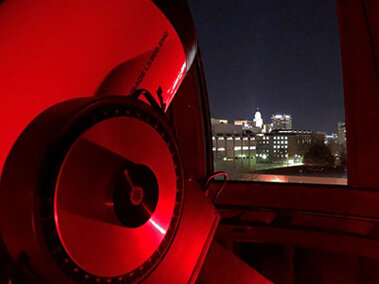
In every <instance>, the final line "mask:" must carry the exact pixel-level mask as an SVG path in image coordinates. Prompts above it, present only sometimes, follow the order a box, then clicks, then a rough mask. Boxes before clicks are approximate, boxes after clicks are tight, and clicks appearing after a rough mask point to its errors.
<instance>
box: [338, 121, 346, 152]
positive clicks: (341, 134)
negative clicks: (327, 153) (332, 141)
mask: <svg viewBox="0 0 379 284" xmlns="http://www.w3.org/2000/svg"><path fill="white" fill-rule="evenodd" d="M337 128H338V144H341V145H344V146H346V126H345V122H338V123H337Z"/></svg>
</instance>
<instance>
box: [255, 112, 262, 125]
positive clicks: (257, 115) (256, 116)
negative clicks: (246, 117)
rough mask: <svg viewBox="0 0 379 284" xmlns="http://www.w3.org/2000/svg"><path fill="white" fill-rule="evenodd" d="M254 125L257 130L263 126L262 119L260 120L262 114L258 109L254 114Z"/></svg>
mask: <svg viewBox="0 0 379 284" xmlns="http://www.w3.org/2000/svg"><path fill="white" fill-rule="evenodd" d="M254 124H255V125H254V126H255V127H258V128H262V126H263V118H262V114H261V112H260V110H259V108H257V111H256V112H255V115H254Z"/></svg>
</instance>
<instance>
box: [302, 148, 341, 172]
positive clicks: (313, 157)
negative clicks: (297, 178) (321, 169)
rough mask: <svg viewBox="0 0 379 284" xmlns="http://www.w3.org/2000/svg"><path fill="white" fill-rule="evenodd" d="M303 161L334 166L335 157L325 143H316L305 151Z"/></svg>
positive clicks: (307, 163)
mask: <svg viewBox="0 0 379 284" xmlns="http://www.w3.org/2000/svg"><path fill="white" fill-rule="evenodd" d="M303 163H304V164H306V165H317V166H328V167H332V166H334V163H335V158H334V156H333V155H332V154H331V152H330V150H329V148H328V147H327V146H326V145H325V144H314V145H312V146H311V147H310V148H309V149H308V151H306V152H305V154H304V159H303Z"/></svg>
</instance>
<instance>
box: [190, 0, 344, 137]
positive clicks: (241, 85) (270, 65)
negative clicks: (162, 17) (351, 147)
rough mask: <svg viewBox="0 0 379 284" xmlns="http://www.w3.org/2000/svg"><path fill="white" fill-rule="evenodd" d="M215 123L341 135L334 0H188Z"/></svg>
mask: <svg viewBox="0 0 379 284" xmlns="http://www.w3.org/2000/svg"><path fill="white" fill-rule="evenodd" d="M189 4H190V7H191V11H192V16H193V20H194V23H195V27H196V30H197V35H198V40H199V46H200V50H201V54H202V58H203V63H204V69H205V76H206V81H207V87H208V95H209V101H210V109H211V116H212V117H213V118H226V119H229V120H235V119H252V118H253V116H254V113H255V110H256V108H257V107H259V108H260V109H261V112H262V115H263V119H264V123H270V122H271V120H270V117H271V115H272V114H276V113H286V114H291V115H292V117H293V127H294V128H296V129H309V130H313V131H326V132H328V133H331V132H333V133H336V132H337V129H336V128H337V121H344V106H343V87H342V74H341V62H340V50H339V35H338V26H337V15H336V3H335V1H333V0H306V1H304V0H245V1H243V0H217V1H216V0H189Z"/></svg>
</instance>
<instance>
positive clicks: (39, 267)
mask: <svg viewBox="0 0 379 284" xmlns="http://www.w3.org/2000/svg"><path fill="white" fill-rule="evenodd" d="M120 125H121V126H120ZM128 125H129V126H128ZM118 126H120V128H117V127H118ZM115 127H116V128H117V129H119V132H118V131H115V129H116V128H115ZM139 127H141V128H140V129H141V130H138V129H139ZM133 129H134V130H133ZM103 130H105V131H110V132H107V133H104V135H102V133H103V132H102V131H103ZM129 130H132V131H134V134H131V135H129V136H128V135H127V133H125V132H127V131H129ZM147 132H148V133H147ZM94 133H95V134H96V135H97V136H96V137H97V138H98V139H100V140H102V139H103V140H104V139H105V140H104V141H105V142H104V143H108V142H109V143H110V144H109V145H113V144H112V143H115V144H114V145H116V144H117V143H119V142H114V141H118V140H120V139H121V138H119V137H121V136H122V137H123V138H122V139H124V138H125V137H129V138H128V139H124V140H123V141H124V142H125V144H126V145H132V146H133V145H137V144H138V143H139V144H143V145H145V146H146V145H149V146H148V147H145V148H146V149H144V150H145V151H148V148H149V147H151V148H154V147H155V146H154V145H152V144H151V143H154V142H156V143H157V144H159V143H160V144H159V145H165V146H159V147H161V148H159V147H158V146H157V147H158V148H157V147H155V148H154V149H162V150H164V151H166V152H165V154H164V157H163V156H162V160H163V161H168V163H172V166H170V167H169V168H170V169H172V178H171V177H170V178H171V179H172V180H173V181H174V184H175V192H173V191H169V190H167V189H166V187H167V186H166V185H167V183H166V184H164V181H163V180H164V178H163V177H162V175H166V174H165V173H163V171H161V172H160V170H159V169H158V166H157V165H158V164H159V162H160V161H153V160H154V159H158V160H159V159H160V156H159V155H160V154H159V153H156V151H155V152H150V153H147V154H146V155H145V156H150V157H151V159H149V160H147V159H144V160H143V159H142V158H141V159H142V160H140V161H139V160H138V157H137V156H138V155H137V154H136V153H135V152H136V151H134V150H133V149H132V148H133V147H125V149H121V150H117V149H116V150H115V152H117V151H119V152H118V153H116V154H114V153H113V152H112V151H113V150H114V149H111V150H112V151H110V152H111V153H109V151H107V149H106V147H104V149H105V150H104V149H103V148H101V147H100V148H101V149H100V148H99V147H97V146H98V145H94V143H92V144H91V143H87V142H88V141H89V140H90V139H89V138H88V137H90V136H91V135H94ZM146 133H147V134H149V135H150V138H151V137H152V138H151V139H149V141H145V142H143V141H141V140H143V139H140V140H139V141H133V135H134V136H138V135H144V134H146ZM108 134H109V137H111V138H109V137H108V136H107V135H108ZM100 136H104V137H100ZM105 136H106V137H105ZM113 136H114V137H113ZM140 137H142V136H140ZM154 137H156V138H157V137H159V138H157V139H156V140H154V139H155V138H154ZM79 138H80V139H79ZM97 138H96V139H97ZM88 139H89V140H88ZM112 139H113V140H112ZM158 140H161V141H160V142H159V141H158ZM92 142H93V141H92ZM86 143H87V144H86ZM128 143H129V144H128ZM149 143H150V144H149ZM109 145H108V146H109ZM37 146H38V147H37ZM119 146H120V144H117V147H119ZM34 147H35V148H34ZM117 147H116V148H117ZM136 147H137V146H136ZM119 148H120V147H119ZM121 148H122V147H121ZM164 148H167V149H164ZM31 149H32V150H31ZM108 150H109V149H108ZM140 150H141V148H140V149H139V150H138V151H140ZM91 151H93V152H91ZM123 151H124V152H123ZM94 153H95V154H94ZM122 153H125V155H124V156H123V154H122ZM167 153H168V155H167ZM162 155H163V154H162ZM95 156H101V157H104V161H105V162H103V163H101V164H96V162H94V160H91V159H94V157H95ZM129 156H130V159H129ZM154 156H156V157H155V158H154ZM83 157H84V158H85V159H87V158H89V161H87V162H88V164H85V165H83V166H80V165H79V166H78V169H75V170H72V169H73V167H72V166H71V165H73V164H74V165H75V162H77V161H83V160H81V159H84V158H83ZM157 157H158V158H157ZM91 161H92V162H91ZM144 161H146V163H144ZM170 161H171V162H170ZM79 164H80V163H79ZM145 164H146V165H145ZM114 165H121V166H120V167H117V166H114ZM113 166H114V167H115V170H114V171H113V169H112V167H113ZM88 168H89V169H90V170H88V171H87V169H88ZM109 168H110V169H109ZM104 169H105V170H104ZM108 169H109V170H108ZM92 170H94V171H99V173H100V174H99V175H98V176H93V180H92V179H90V178H88V177H90V176H91V171H92ZM103 170H104V171H105V172H106V173H105V174H103V173H102V171H103ZM107 171H109V173H108V172H107ZM125 171H126V172H127V173H130V177H129V178H131V179H132V181H131V182H129V185H128V186H129V187H128V186H126V187H125V188H126V190H129V189H130V186H131V190H130V191H128V192H130V195H127V197H128V196H130V198H131V200H130V203H131V204H132V205H133V206H140V205H141V206H145V205H146V206H147V207H146V206H145V207H146V208H147V209H146V210H145V209H141V210H145V211H144V212H145V213H144V214H145V215H146V214H151V215H149V216H148V217H147V218H145V217H144V218H142V219H143V220H142V219H141V220H140V221H138V222H134V223H133V225H132V226H125V224H129V223H127V221H125V220H121V218H118V216H119V215H120V214H123V213H122V212H123V211H122V210H123V209H122V208H124V207H122V205H120V203H119V202H118V199H117V196H119V195H117V194H110V198H109V199H106V198H104V200H102V195H104V196H106V195H107V194H108V191H109V190H108V189H104V190H103V187H101V186H100V185H101V184H102V182H103V180H105V181H107V182H108V181H109V177H112V175H114V176H115V177H116V178H115V180H117V177H118V173H119V172H125ZM136 171H137V172H138V171H140V173H142V175H145V176H149V175H150V176H151V178H150V180H151V182H150V183H144V182H143V181H142V180H141V179H139V178H138V174H135V172H136ZM75 172H79V173H80V177H79V178H78V179H72V178H71V176H72V175H73V173H74V174H75ZM140 175H141V174H140ZM152 175H154V177H153V176H152ZM67 177H68V178H67ZM103 177H105V178H103ZM164 177H166V176H164ZM102 178H103V180H102ZM138 179H139V180H138ZM155 179H156V180H155ZM105 181H104V182H105ZM76 182H78V183H79V185H75V186H76V187H75V190H77V191H76V192H75V191H74V190H71V191H70V189H69V187H68V185H67V184H70V183H74V184H75V183H76ZM155 183H156V184H160V185H162V184H163V185H165V186H160V187H159V194H158V193H157V192H156V189H155V190H153V191H151V190H150V191H149V189H148V188H147V187H151V186H150V184H152V185H154V184H155ZM83 184H89V185H90V186H88V187H89V188H92V187H93V188H95V190H97V189H99V188H100V187H101V188H100V189H99V190H100V191H99V192H97V193H96V192H94V193H93V194H92V195H93V196H92V195H91V194H90V193H91V192H90V191H86V190H87V189H83V192H81V189H82V187H83ZM97 184H100V185H99V186H98V188H97V187H96V186H97ZM117 184H118V185H117V186H119V184H120V183H119V182H118V183H117ZM146 184H148V185H146ZM115 186H116V184H111V185H110V186H109V188H114V187H115ZM170 186H171V184H169V188H172V186H171V187H170ZM153 187H154V186H153ZM65 192H69V193H68V195H67V194H66V193H65ZM0 194H1V196H0V197H1V202H2V203H3V205H4V206H6V207H8V209H9V210H8V211H9V213H10V214H9V215H8V218H3V220H2V223H1V224H2V226H1V228H2V231H3V235H4V239H5V243H6V245H7V247H8V249H9V251H10V253H11V255H12V256H13V257H14V258H16V257H17V255H18V254H20V253H21V252H22V251H25V252H26V253H27V254H28V256H29V259H30V263H31V266H32V268H33V269H35V270H36V272H37V273H40V274H43V273H46V274H47V275H44V277H45V279H48V280H49V281H56V278H57V277H58V275H60V276H59V277H66V278H67V279H72V280H74V281H77V282H85V283H113V282H116V283H130V282H139V281H141V280H142V279H144V278H145V277H146V276H147V275H148V274H149V273H150V272H151V271H152V270H153V269H154V268H155V267H156V265H158V263H159V262H160V260H161V259H162V257H163V256H164V254H165V253H166V251H167V249H168V247H169V245H170V243H171V241H172V239H173V237H174V235H175V232H176V229H177V226H178V223H179V220H180V216H181V212H182V207H183V170H182V165H181V161H180V158H179V154H178V148H177V146H176V143H175V141H174V139H173V136H172V134H171V133H170V131H169V126H168V125H167V123H166V122H165V119H164V118H163V117H162V115H161V114H160V113H158V112H157V111H155V110H153V109H152V108H151V107H150V106H148V105H147V104H145V103H142V102H140V101H137V100H135V99H132V98H128V97H104V98H100V99H93V98H91V99H78V100H73V101H68V102H64V103H61V104H58V105H56V106H54V107H52V108H50V109H49V110H47V111H45V112H44V113H43V114H41V115H40V116H39V117H37V118H36V119H35V120H34V121H33V122H32V123H31V124H30V125H29V126H28V127H27V129H26V130H25V131H24V133H23V134H22V135H21V136H20V138H19V140H18V141H17V142H16V144H15V146H14V148H13V149H12V151H11V153H10V155H9V158H8V160H7V163H6V166H5V168H4V172H3V177H2V181H1V191H0ZM75 194H77V195H75ZM151 194H153V195H151ZM157 194H158V195H157ZM97 195H99V196H100V197H97ZM149 195H151V198H150V200H152V201H148V200H149V198H148V197H149ZM72 196H74V197H77V198H71V197H72ZM83 196H89V198H88V199H89V200H86V199H85V198H83ZM115 196H116V197H115ZM135 196H137V197H135ZM154 196H155V197H154ZM144 197H146V202H147V203H145V202H144V201H143V200H144ZM70 198H71V199H70ZM114 198H116V200H115V199H114ZM133 198H135V199H133ZM162 198H168V199H167V200H170V202H171V200H172V207H170V208H172V212H171V215H168V213H167V210H166V211H165V209H164V207H163V205H162V204H164V203H166V204H167V203H170V202H168V201H167V200H166V199H164V200H163V201H162ZM76 199H78V200H79V201H78V202H77V203H79V205H82V206H81V207H83V208H86V207H87V208H89V209H88V210H89V211H88V212H89V213H88V212H85V210H83V211H80V210H81V209H80V208H79V207H80V206H79V207H78V206H76V205H72V204H74V203H75V202H76V201H75V200H76ZM67 200H72V202H69V203H68V202H67ZM98 200H100V201H104V204H105V205H106V206H108V207H109V208H110V209H109V208H107V207H106V206H105V207H104V208H101V210H100V211H101V212H100V211H99V212H100V213H99V212H97V211H96V210H97V209H96V208H97V206H94V205H93V204H95V203H96V202H97V201H98ZM126 200H127V198H126ZM157 200H159V201H157ZM17 201H19V203H18V204H19V208H15V207H17V205H14V204H16V203H17ZM91 202H92V203H93V204H92V203H91ZM151 202H153V203H151ZM155 203H157V204H155ZM60 204H62V205H60ZM96 204H98V203H96ZM116 204H118V205H120V206H119V207H120V208H121V209H119V210H118V212H116V213H117V214H114V213H115V212H114V211H115V210H113V209H114V207H116ZM122 204H124V203H122ZM149 204H152V205H149ZM170 204H171V203H170ZM60 206H61V207H64V208H61V209H60ZM75 206H76V207H75ZM128 206H129V207H130V204H129V205H128ZM149 206H150V207H149ZM170 206H171V205H170ZM12 207H13V208H12ZM74 207H75V208H74ZM100 207H101V206H100ZM67 208H68V209H67ZM78 208H79V209H78ZM94 208H95V209H94ZM134 209H135V210H136V211H135V212H137V213H135V215H136V216H131V218H134V217H136V218H137V217H138V216H139V213H138V212H142V211H138V210H139V208H138V207H136V208H134ZM70 210H72V211H70ZM75 210H79V211H75ZM91 210H92V211H91ZM120 210H121V211H120ZM66 211H70V212H69V213H70V214H71V213H72V212H74V213H77V216H79V217H78V218H76V217H75V218H76V219H75V218H72V217H70V216H71V215H73V214H71V215H70V214H66V213H67V212H66ZM109 212H111V213H109ZM120 212H121V213H120ZM125 212H130V211H125ZM146 212H150V213H146ZM162 212H163V213H162ZM86 214H89V215H88V216H90V219H89V221H88V223H90V222H91V218H92V219H94V216H95V215H96V214H97V215H96V216H95V217H96V218H99V219H96V220H95V221H96V222H98V221H99V222H98V223H100V224H106V226H108V227H109V228H111V232H112V233H113V235H112V236H116V239H117V238H120V240H124V241H125V242H124V244H125V247H127V248H130V249H131V251H130V258H133V257H134V256H135V257H136V258H141V257H140V256H141V255H142V256H143V259H144V260H143V261H142V260H139V261H135V262H133V261H132V260H128V259H125V255H126V254H124V255H121V256H122V257H124V260H125V266H127V265H126V264H128V267H129V268H128V270H127V271H125V272H123V273H119V271H121V270H122V268H123V267H122V266H121V265H119V269H118V270H117V269H114V270H112V269H113V268H112V267H110V268H109V269H110V270H105V269H103V271H101V273H97V270H96V267H97V266H99V265H98V263H97V262H96V259H95V263H90V262H89V261H88V257H87V255H86V254H91V253H92V251H88V252H84V253H82V252H80V251H78V250H77V247H78V244H79V241H78V240H79V238H80V237H76V236H74V237H72V236H71V235H70V230H72V227H70V225H67V226H68V227H67V226H66V225H65V222H66V219H67V218H68V219H67V220H70V222H71V221H74V222H76V221H77V220H79V221H80V222H83V220H87V219H88V216H86ZM107 214H108V215H109V216H111V217H109V216H108V215H107ZM153 214H154V215H153ZM105 215H106V216H105ZM104 216H105V217H104ZM107 216H108V217H107ZM113 217H114V218H113ZM149 217H150V219H149ZM69 218H72V219H69ZM86 218H87V219H86ZM101 218H104V219H101ZM112 218H113V219H112ZM154 218H155V219H154ZM10 219H13V220H12V221H10ZM153 219H154V220H153ZM147 220H149V221H151V222H147ZM161 220H164V221H165V220H166V221H167V222H166V223H167V225H166V227H164V225H159V221H161ZM58 221H59V222H58ZM79 221H78V222H79ZM62 223H63V225H62ZM163 223H164V222H163ZM78 224H79V223H78ZM84 224H86V223H84ZM86 226H87V225H85V226H84V227H83V231H84V230H85V229H86ZM88 226H89V225H88ZM98 226H99V228H100V229H101V231H100V229H99V231H100V233H99V234H100V235H102V234H104V236H105V237H104V238H105V239H106V238H107V237H109V236H111V235H107V233H105V232H104V231H105V229H103V228H108V227H102V226H103V225H98ZM138 226H139V227H138ZM66 227H67V228H66ZM135 227H138V228H135ZM75 228H76V229H78V228H79V229H78V230H80V229H81V227H80V226H77V227H75ZM93 228H94V227H90V229H91V230H93ZM112 230H113V231H112ZM133 230H135V231H133ZM149 230H150V231H151V230H157V233H156V236H159V241H155V242H156V246H155V247H154V246H151V245H150V247H151V249H150V250H147V249H146V251H144V248H145V246H146V247H149V243H145V244H142V245H141V248H139V249H140V250H138V249H136V250H135V251H133V245H132V244H128V243H129V242H128V238H129V237H130V238H131V239H133V238H137V237H136V236H137V235H138V234H140V232H147V231H149ZM65 231H66V232H65ZM150 231H149V232H150ZM21 232H22V233H21ZM65 234H66V236H65ZM78 234H81V235H84V236H85V237H88V236H90V233H89V232H87V231H85V232H81V233H80V232H78ZM141 234H142V233H141ZM120 235H122V236H124V237H123V238H124V239H123V238H122V237H119V236H120ZM125 236H126V237H125ZM140 236H141V235H138V237H140ZM93 238H95V239H96V235H94V236H93ZM149 238H150V236H149V235H145V237H143V238H142V239H141V238H140V239H141V242H154V240H152V239H149ZM99 240H100V238H99ZM80 241H81V240H80ZM87 242H88V243H90V240H87V241H86V242H85V241H83V243H80V244H81V245H82V246H83V247H85V248H89V247H90V245H88V244H87ZM99 242H100V241H99ZM106 245H109V244H107V243H105V244H104V243H99V244H98V246H99V248H98V249H99V250H100V251H101V249H102V248H101V247H102V246H106ZM111 245H112V244H110V246H111ZM134 246H136V247H137V248H138V244H135V245H134ZM93 248H94V250H96V246H95V247H93ZM122 249H123V248H121V247H120V250H122ZM152 249H154V250H152ZM110 251H111V252H113V253H114V254H117V253H118V250H115V249H114V248H113V250H112V248H111V249H110ZM107 257H108V258H109V259H111V257H112V255H111V253H109V255H107ZM119 257H120V256H119ZM105 258H106V257H105ZM114 258H115V259H117V255H114ZM83 259H84V260H83ZM120 259H122V258H121V257H120ZM101 261H103V260H100V259H99V260H98V262H99V263H101V264H104V263H106V262H101ZM109 261H111V260H109ZM118 263H119V262H118ZM115 265H116V264H115ZM133 265H134V266H135V267H133ZM116 266H117V265H116ZM101 269H102V268H99V270H101ZM120 269H121V270H120ZM46 271H49V272H46ZM62 272H63V273H62Z"/></svg>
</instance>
